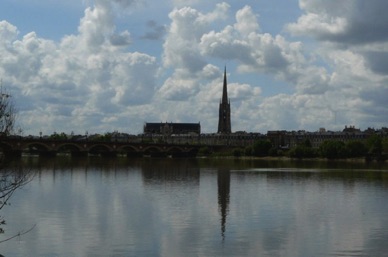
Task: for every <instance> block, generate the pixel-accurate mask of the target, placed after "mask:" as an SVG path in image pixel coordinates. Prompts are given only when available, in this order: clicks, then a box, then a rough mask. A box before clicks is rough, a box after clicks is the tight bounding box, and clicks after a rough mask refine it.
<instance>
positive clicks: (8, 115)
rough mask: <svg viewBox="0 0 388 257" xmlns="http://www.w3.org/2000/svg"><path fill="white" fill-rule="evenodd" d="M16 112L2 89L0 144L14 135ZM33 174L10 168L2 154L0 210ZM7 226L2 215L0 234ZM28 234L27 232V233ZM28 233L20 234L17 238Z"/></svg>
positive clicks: (0, 157) (0, 154)
mask: <svg viewBox="0 0 388 257" xmlns="http://www.w3.org/2000/svg"><path fill="white" fill-rule="evenodd" d="M15 118H16V110H15V108H14V104H13V102H12V98H11V95H9V94H7V93H6V92H5V91H4V90H3V88H2V87H0V143H1V141H2V139H3V138H5V137H7V136H10V135H12V133H13V132H14V129H15ZM32 177H33V173H32V172H30V171H26V170H25V169H24V168H23V167H18V168H15V167H10V165H9V161H8V160H7V159H6V157H5V156H4V154H3V153H0V210H2V209H3V207H4V206H6V205H7V204H9V199H10V198H11V196H12V195H13V193H14V192H15V191H16V189H18V188H20V187H22V186H24V185H25V184H27V183H28V182H29V181H31V179H32ZM5 224H6V222H5V220H4V218H3V217H2V216H1V215H0V234H2V233H4V229H3V226H4V225H5ZM26 232H27V231H26ZM26 232H19V233H18V234H17V235H16V236H18V235H22V234H24V233H26ZM14 237H15V236H12V237H9V238H7V239H4V240H0V243H2V242H4V241H7V240H10V239H12V238H14Z"/></svg>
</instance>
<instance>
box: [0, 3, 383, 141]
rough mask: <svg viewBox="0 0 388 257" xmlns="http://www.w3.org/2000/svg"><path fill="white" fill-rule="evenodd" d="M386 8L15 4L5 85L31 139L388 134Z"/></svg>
mask: <svg viewBox="0 0 388 257" xmlns="http://www.w3.org/2000/svg"><path fill="white" fill-rule="evenodd" d="M387 9H388V2H387V1H385V0H369V1H364V0H341V1H338V0H299V1H298V0H287V1H284V0H272V1H268V0H247V1H241V0H238V1H237V0H234V1H224V2H222V1H214V0H207V1H203V0H202V1H201V0H185V1H183V0H166V1H155V0H153V1H152V0H94V1H92V0H81V1H80V0H67V1H54V0H2V1H1V3H0V78H1V80H2V87H3V90H6V91H7V92H8V93H10V94H11V95H12V99H13V102H14V104H15V106H16V108H17V110H18V114H17V122H18V126H19V127H20V128H21V129H22V131H23V134H24V135H38V134H39V133H40V132H42V133H43V134H52V133H54V132H56V133H61V132H65V133H71V132H73V133H75V134H84V133H86V132H88V133H89V134H92V133H100V134H103V133H106V132H113V131H119V132H123V133H129V134H138V133H142V130H143V125H144V123H145V122H185V123H186V122H190V123H198V122H200V124H201V129H202V132H203V133H215V132H217V126H218V108H219V102H220V99H221V94H222V83H223V72H224V68H225V67H226V70H227V76H228V94H229V98H230V103H231V120H232V131H234V132H235V131H246V132H260V133H267V131H269V130H307V131H317V130H319V129H320V128H326V130H332V131H338V130H342V129H343V128H344V127H345V126H355V127H356V128H360V129H367V128H369V127H371V128H381V127H386V126H387V123H388V104H387V96H388V83H387V82H388V69H387V68H386V67H387V64H388V15H386V14H385V10H387Z"/></svg>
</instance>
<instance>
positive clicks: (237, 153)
mask: <svg viewBox="0 0 388 257" xmlns="http://www.w3.org/2000/svg"><path fill="white" fill-rule="evenodd" d="M243 153H244V152H243V150H242V149H240V148H235V149H233V156H234V157H241V156H243Z"/></svg>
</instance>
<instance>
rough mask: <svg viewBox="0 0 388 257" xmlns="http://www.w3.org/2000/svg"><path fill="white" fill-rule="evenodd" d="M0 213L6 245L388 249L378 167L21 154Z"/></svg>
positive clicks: (165, 251) (186, 252)
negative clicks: (22, 180)
mask: <svg viewBox="0 0 388 257" xmlns="http://www.w3.org/2000/svg"><path fill="white" fill-rule="evenodd" d="M20 162H21V163H23V165H24V166H25V167H29V168H31V169H33V170H34V171H35V176H34V179H33V180H32V181H31V182H30V183H28V184H27V185H25V186H24V187H23V188H21V189H18V190H17V191H16V192H15V193H14V195H13V196H12V198H11V200H10V203H11V204H10V205H8V206H6V207H4V208H3V210H1V213H0V215H1V216H2V217H4V218H5V219H6V221H7V225H6V226H4V228H5V234H2V235H0V240H3V239H5V238H6V237H7V236H8V237H10V236H12V235H15V234H17V233H18V232H20V231H25V230H27V229H29V228H31V227H33V226H35V227H34V228H33V229H32V230H31V231H30V232H29V233H27V234H25V235H22V236H20V237H16V238H14V239H12V240H10V241H7V242H4V243H2V244H0V254H2V255H4V256H5V257H15V256H23V257H24V256H47V257H52V256H388V254H387V253H388V243H387V242H388V167H387V164H385V165H377V164H370V165H365V164H362V163H340V162H325V161H321V162H312V161H310V162H308V161H305V162H293V161H264V160H255V161H253V160H233V159H221V160H213V159H154V158H142V159H127V158H114V159H103V158H85V159H72V158H70V157H57V158H53V159H45V160H43V159H40V158H23V159H22V160H21V161H20Z"/></svg>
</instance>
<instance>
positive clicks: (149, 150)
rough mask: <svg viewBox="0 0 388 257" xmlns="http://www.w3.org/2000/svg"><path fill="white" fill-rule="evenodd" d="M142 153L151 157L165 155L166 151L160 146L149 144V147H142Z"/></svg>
mask: <svg viewBox="0 0 388 257" xmlns="http://www.w3.org/2000/svg"><path fill="white" fill-rule="evenodd" d="M143 154H144V155H145V156H151V157H163V156H166V152H165V151H164V150H163V148H160V147H157V146H149V147H146V148H144V151H143Z"/></svg>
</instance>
